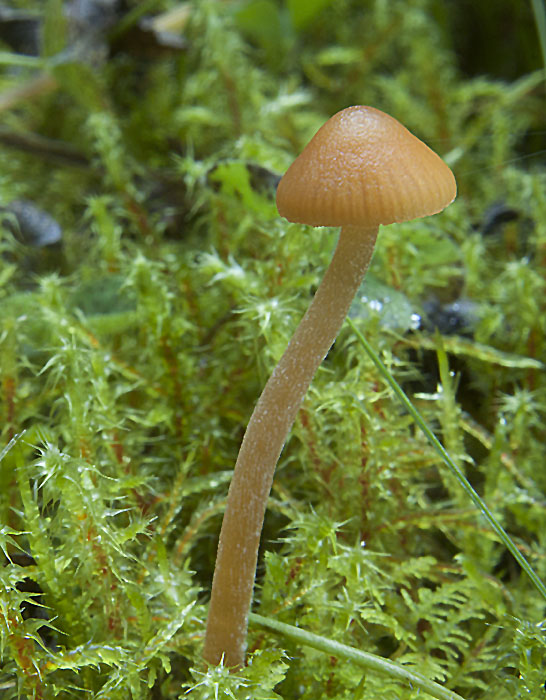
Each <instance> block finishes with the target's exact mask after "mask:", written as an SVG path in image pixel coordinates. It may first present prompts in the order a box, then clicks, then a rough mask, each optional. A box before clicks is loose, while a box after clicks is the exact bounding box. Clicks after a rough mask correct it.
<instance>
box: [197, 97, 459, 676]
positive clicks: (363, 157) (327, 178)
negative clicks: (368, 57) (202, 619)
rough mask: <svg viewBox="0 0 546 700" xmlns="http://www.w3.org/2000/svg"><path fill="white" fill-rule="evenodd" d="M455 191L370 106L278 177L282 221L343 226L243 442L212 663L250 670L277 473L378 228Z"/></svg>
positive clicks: (214, 607) (225, 539)
mask: <svg viewBox="0 0 546 700" xmlns="http://www.w3.org/2000/svg"><path fill="white" fill-rule="evenodd" d="M456 189H457V186H456V183H455V178H454V176H453V173H452V172H451V170H450V169H449V168H448V166H447V165H446V164H445V163H444V162H443V161H442V160H441V158H440V157H439V156H438V155H436V153H434V152H433V151H432V150H431V149H430V148H428V146H426V145H425V144H424V143H423V142H422V141H420V140H419V139H418V138H416V137H415V136H414V135H413V134H411V133H410V132H409V131H408V130H407V129H406V128H405V127H404V126H402V125H401V124H400V123H399V122H398V121H397V120H396V119H394V118H393V117H390V116H389V115H387V114H385V113H383V112H381V111H379V110H377V109H374V108H373V107H364V106H355V107H348V108H347V109H344V110H342V111H341V112H338V113H337V114H335V115H334V116H333V117H331V118H330V119H329V120H328V121H327V122H326V123H325V124H324V125H323V126H322V127H321V128H320V129H319V130H318V132H317V133H316V134H315V136H314V137H313V138H312V139H311V141H310V142H309V143H308V144H307V146H306V147H305V148H304V150H303V152H302V153H301V154H300V155H299V156H298V158H297V159H296V160H295V161H294V163H292V165H291V166H290V168H289V169H288V170H287V172H286V173H285V175H284V177H283V178H282V179H281V181H280V183H279V186H278V189H277V208H278V210H279V213H280V214H281V216H284V217H285V218H286V219H288V220H289V221H293V222H297V223H302V224H308V225H310V226H341V232H340V234H339V240H338V243H337V247H336V250H335V253H334V256H333V258H332V262H331V263H330V266H329V267H328V269H327V271H326V274H325V275H324V278H323V280H322V282H321V283H320V286H319V287H318V289H317V291H316V294H315V296H314V298H313V300H312V302H311V304H310V306H309V308H308V309H307V312H306V313H305V315H304V317H303V318H302V320H301V321H300V324H299V326H298V327H297V329H296V331H295V333H294V335H293V337H292V339H291V340H290V342H289V344H288V347H287V348H286V350H285V352H284V354H283V356H282V357H281V359H280V361H279V363H278V365H277V366H276V367H275V369H274V371H273V373H272V375H271V377H270V378H269V380H268V382H267V383H266V385H265V387H264V390H263V392H262V395H261V396H260V398H259V400H258V403H257V404H256V407H255V409H254V412H253V414H252V416H251V418H250V421H249V423H248V427H247V429H246V433H245V436H244V438H243V442H242V445H241V448H240V452H239V456H238V458H237V462H236V464H235V470H234V473H233V478H232V481H231V485H230V488H229V493H228V499H227V505H226V509H225V514H224V520H223V523H222V529H221V533H220V540H219V544H218V554H217V559H216V567H215V571H214V579H213V584H212V595H211V601H210V607H209V614H208V620H207V630H206V636H205V647H204V652H203V655H204V658H205V660H206V661H207V662H208V663H210V664H215V665H216V664H218V663H223V664H224V665H226V666H229V667H239V666H241V665H242V664H243V663H244V657H245V647H246V634H247V623H248V613H249V609H250V603H251V599H252V589H253V586H254V578H255V572H256V561H257V554H258V546H259V542H260V535H261V531H262V526H263V519H264V514H265V508H266V503H267V499H268V496H269V492H270V490H271V484H272V482H273V474H274V471H275V467H276V464H277V461H278V458H279V456H280V453H281V450H282V448H283V445H284V443H285V440H286V438H287V435H288V433H289V431H290V429H291V427H292V424H293V422H294V420H295V418H296V415H297V412H298V409H299V407H300V404H301V402H302V400H303V397H304V396H305V393H306V392H307V389H308V387H309V384H310V383H311V380H312V378H313V375H314V374H315V372H316V370H317V369H318V367H319V365H320V364H321V362H322V360H323V359H324V357H325V356H326V354H327V352H328V350H329V349H330V347H331V346H332V344H333V342H334V340H335V338H336V336H337V334H338V332H339V329H340V328H341V325H342V323H343V320H344V319H345V317H346V315H347V312H348V309H349V306H350V304H351V301H352V299H353V297H354V295H355V293H356V292H357V290H358V288H359V286H360V284H361V282H362V279H363V277H364V275H365V273H366V270H367V268H368V265H369V262H370V259H371V257H372V253H373V249H374V244H375V240H376V237H377V233H378V228H379V225H380V224H392V223H394V222H401V221H408V220H410V219H415V218H418V217H423V216H428V215H430V214H435V213H437V212H439V211H441V210H442V209H444V208H445V207H446V206H447V205H448V204H450V203H451V202H452V201H453V199H454V198H455V195H456Z"/></svg>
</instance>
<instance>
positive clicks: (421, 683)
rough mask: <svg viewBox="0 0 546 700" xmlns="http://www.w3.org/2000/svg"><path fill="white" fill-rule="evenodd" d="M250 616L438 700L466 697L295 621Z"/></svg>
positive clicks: (457, 699) (301, 641) (253, 620)
mask: <svg viewBox="0 0 546 700" xmlns="http://www.w3.org/2000/svg"><path fill="white" fill-rule="evenodd" d="M249 620H250V622H253V623H255V624H257V625H262V627H267V628H268V629H271V630H273V631H275V632H279V633H280V634H282V635H284V636H285V637H288V638H289V639H293V640H294V641H295V642H297V643H298V644H303V645H305V646H309V647H312V648H313V649H318V650H319V651H323V652H324V653H326V654H330V655H331V656H335V657H336V658H339V659H344V660H345V661H350V662H351V663H354V664H357V665H358V666H362V668H365V669H367V670H368V671H375V672H377V673H382V674H384V675H387V676H390V677H391V678H395V679H396V680H399V681H401V682H403V683H407V684H410V685H412V686H415V687H418V688H420V689H421V690H423V691H425V692H427V693H428V694H429V695H432V697H434V698H438V700H463V698H462V697H461V696H460V695H457V693H454V692H453V691H451V690H447V688H444V687H443V686H442V685H440V684H439V683H435V682H434V681H431V680H430V679H429V678H425V677H424V676H422V675H421V674H419V673H415V672H414V671H410V670H409V669H407V668H404V667H403V666H401V665H400V664H395V663H393V662H392V661H389V660H388V659H384V658H383V657H381V656H376V655H375V654H369V653H367V652H365V651H360V649H355V648H354V647H350V646H347V645H346V644H340V643H339V642H335V641H333V640H331V639H328V638H327V637H321V636H320V635H318V634H312V633H311V632H307V631H306V630H302V629H300V628H299V627H293V626H292V625H287V624H285V623H284V622H278V621H277V620H274V619H272V618H269V617H263V616H262V615H257V614H256V613H250V615H249Z"/></svg>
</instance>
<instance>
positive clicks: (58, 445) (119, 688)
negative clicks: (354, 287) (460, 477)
mask: <svg viewBox="0 0 546 700" xmlns="http://www.w3.org/2000/svg"><path fill="white" fill-rule="evenodd" d="M67 4H68V3H64V5H67ZM13 5H14V7H16V8H18V9H19V10H20V11H29V21H34V19H36V18H37V19H38V20H39V21H40V22H42V24H41V27H42V28H43V32H44V44H43V56H42V57H38V58H37V59H36V60H33V61H27V62H25V61H22V60H21V56H20V54H17V53H15V51H14V50H13V48H12V47H10V45H9V44H8V43H5V44H3V45H2V46H1V47H0V48H1V53H0V57H1V65H0V103H1V104H2V105H3V104H4V103H3V102H2V99H3V98H7V97H9V98H10V100H12V99H13V100H14V101H13V102H10V104H9V107H5V108H4V109H3V126H2V128H1V130H0V158H1V161H2V172H1V173H0V206H2V207H3V209H2V212H0V549H1V551H2V554H0V557H1V558H2V567H1V568H0V659H1V661H0V695H1V696H2V698H4V697H5V698H6V700H9V699H10V698H18V697H20V698H40V699H42V698H43V700H49V699H50V698H57V697H58V698H97V699H100V698H104V699H106V698H108V700H110V699H117V698H119V699H123V700H125V699H126V698H142V699H148V698H149V699H150V700H151V699H152V698H153V699H154V700H171V699H174V698H177V697H185V696H186V695H187V696H188V697H195V698H203V699H205V698H215V697H218V698H222V697H231V698H237V699H241V700H242V699H243V698H264V699H265V698H274V697H281V698H287V699H288V698H290V699H291V698H301V699H302V700H304V699H306V698H313V700H315V699H317V698H336V699H337V698H349V697H350V698H353V697H358V698H362V699H367V698H377V697H382V698H403V700H410V699H411V698H414V697H417V696H418V695H420V696H421V697H423V693H424V691H423V690H420V689H419V688H417V687H411V685H410V684H408V683H403V682H401V681H399V680H396V679H394V678H392V677H389V676H388V675H384V674H383V675H382V674H379V673H377V672H374V671H367V672H364V671H363V669H362V668H361V667H360V666H358V664H355V663H353V662H352V661H350V660H347V659H344V658H343V657H337V656H335V655H327V654H324V653H322V652H319V651H317V650H316V649H315V648H311V647H310V646H306V645H305V644H302V643H301V642H297V641H294V640H293V639H291V638H289V637H285V636H281V635H280V634H278V633H275V632H273V631H271V630H269V631H268V630H267V629H264V628H263V627H262V626H260V625H258V624H255V623H252V624H251V628H250V635H249V650H250V654H249V659H250V663H249V665H248V666H247V667H246V668H245V669H243V670H241V671H240V672H238V673H237V674H228V673H227V671H226V670H225V669H222V668H218V669H209V670H208V671H206V669H205V667H204V665H203V664H202V661H201V656H200V653H201V645H202V640H203V635H204V624H205V618H206V603H207V600H208V594H209V591H210V584H211V577H212V571H213V567H214V557H215V548H216V541H217V534H218V531H219V527H220V522H221V515H222V511H223V507H224V502H225V497H226V493H227V488H228V484H229V478H230V471H231V469H232V467H233V464H234V462H235V458H236V455H237V451H238V447H239V443H240V440H241V437H242V432H243V430H244V427H245V425H246V421H247V419H248V417H249V415H250V413H251V410H252V407H253V405H254V402H255V401H256V399H257V397H258V395H259V393H260V391H261V387H262V386H263V383H264V382H265V380H266V379H267V376H268V375H269V373H270V372H271V370H272V368H273V366H274V364H275V362H276V360H277V359H278V358H279V356H280V355H281V354H282V352H283V350H284V347H285V345H286V343H287V341H288V339H289V337H290V335H291V333H292V331H293V329H294V327H295V325H296V323H297V321H298V319H299V318H300V316H301V314H302V313H303V312H304V310H305V308H306V306H307V304H308V301H309V299H310V296H311V294H312V292H313V291H314V289H315V288H316V285H317V283H318V280H319V279H320V276H321V274H322V272H323V270H324V269H325V266H326V265H327V264H328V261H329V257H330V255H331V251H332V249H333V245H334V239H335V233H334V232H332V231H329V230H326V229H315V230H310V229H306V228H304V227H301V226H296V225H293V224H288V223H287V222H286V221H283V220H280V219H279V218H278V216H277V215H276V210H275V206H274V187H275V183H276V178H277V176H278V175H279V174H280V173H282V172H283V170H284V169H285V168H286V167H287V166H288V164H289V163H290V162H291V160H292V159H293V157H294V156H295V155H296V153H297V152H298V151H299V150H300V149H301V147H302V146H303V145H304V143H305V142H306V140H307V139H308V138H309V137H310V136H311V135H312V134H313V132H314V131H315V130H316V128H318V126H320V124H321V123H322V122H323V121H324V120H325V119H326V118H327V117H328V116H330V115H331V114H332V113H333V112H335V111H337V110H339V109H341V108H343V107H345V106H347V105H348V104H352V103H364V104H373V105H374V106H377V107H379V108H381V109H384V110H385V111H387V112H389V113H391V114H393V115H394V116H396V117H397V118H399V119H400V120H401V121H402V122H404V123H405V124H406V125H407V126H408V128H410V129H411V130H413V131H414V132H415V133H416V134H417V135H418V136H420V137H422V138H423V139H424V140H425V141H427V143H429V144H430V145H431V146H432V147H433V148H434V149H435V150H437V151H438V152H439V153H440V154H442V155H443V156H444V157H445V159H446V161H447V162H448V163H449V164H450V166H452V167H453V169H454V171H455V173H456V175H457V180H458V185H459V197H458V199H457V201H456V202H455V204H454V205H453V206H452V207H450V208H449V209H448V210H446V212H444V213H443V214H442V215H440V216H438V217H435V218H432V219H427V220H420V221H416V222H410V223H407V224H404V225H400V226H391V227H388V228H385V229H384V230H382V232H381V234H380V237H379V240H378V246H377V250H376V253H375V256H374V260H373V263H372V266H371V282H370V283H368V287H367V288H366V289H364V290H363V295H364V296H366V298H367V300H368V301H367V303H366V304H367V305H363V302H362V300H360V301H357V303H356V304H355V307H353V311H354V314H353V320H354V322H355V323H356V324H357V326H358V328H359V329H361V330H362V332H363V333H365V334H366V337H367V338H368V340H369V342H370V343H371V344H372V345H373V347H374V348H375V349H376V351H377V352H378V353H379V355H380V356H381V358H382V359H383V362H384V363H385V364H386V365H387V367H388V369H389V370H390V371H391V372H392V374H393V375H394V376H395V377H396V378H397V380H398V381H399V382H400V383H401V384H402V385H403V386H404V388H405V389H406V391H407V393H408V394H409V396H410V398H411V399H412V401H413V402H414V403H415V404H416V405H417V406H418V407H419V409H420V410H421V412H422V413H423V414H424V416H425V418H426V420H427V421H428V422H429V424H430V425H431V426H432V427H433V428H434V429H435V431H436V432H437V434H438V436H439V437H440V438H441V439H442V441H443V443H444V444H445V446H446V447H447V448H448V450H449V451H450V453H451V454H452V456H453V458H454V459H455V460H456V461H457V463H458V464H459V465H460V466H461V467H462V468H463V469H464V471H465V473H466V476H467V478H468V479H469V480H470V482H471V483H472V485H473V486H474V488H475V489H476V490H477V491H478V493H479V494H480V495H481V496H482V497H483V499H484V500H485V502H486V503H487V504H488V506H489V507H490V509H491V510H492V512H493V513H494V515H495V516H496V518H497V519H498V520H499V522H500V523H501V525H502V526H503V527H504V528H505V530H506V531H507V532H508V533H509V535H510V536H511V538H512V539H513V540H514V541H515V543H516V545H517V546H518V548H519V549H520V551H521V552H522V553H523V554H524V555H525V557H526V558H527V559H528V560H529V561H530V563H531V564H532V566H533V568H534V569H535V570H536V572H537V573H538V575H539V576H540V577H541V578H542V579H543V580H544V579H546V556H545V554H546V508H545V492H546V476H545V474H544V470H543V468H542V465H543V463H544V437H545V436H544V425H545V422H546V415H545V412H546V394H545V382H544V370H543V365H542V364H541V362H542V361H543V360H544V357H545V331H546V328H545V321H544V319H545V318H546V315H545V313H544V301H543V300H544V298H545V289H544V286H545V284H544V264H545V259H544V251H545V244H546V223H545V222H546V195H545V192H546V187H545V185H546V174H545V171H544V167H543V164H542V163H541V161H540V158H539V157H538V152H540V151H541V150H542V149H544V140H543V139H544V132H543V110H544V80H543V73H542V72H541V71H540V68H541V65H540V61H539V60H537V61H536V62H535V63H533V59H532V52H530V53H529V54H527V53H526V55H529V56H531V58H529V62H528V63H527V64H526V66H525V69H524V70H523V69H522V71H521V73H520V74H518V75H517V76H513V75H508V76H502V75H499V76H486V75H481V74H479V69H478V70H477V73H478V75H477V77H472V76H469V75H466V74H465V73H464V72H463V70H464V69H466V67H467V66H468V63H469V61H470V59H471V57H469V55H467V54H465V55H464V56H460V55H459V54H458V53H456V51H460V50H462V49H461V47H463V46H464V42H463V41H462V40H461V37H460V34H461V33H464V31H465V29H464V25H463V24H462V23H463V22H464V13H463V12H462V10H461V13H460V14H459V13H458V11H457V9H456V8H455V7H453V8H450V9H449V11H448V10H446V8H445V4H444V3H441V2H436V1H435V0H411V1H408V0H400V1H398V0H396V1H394V2H390V3H386V2H381V1H379V0H377V1H373V2H372V1H371V0H370V1H369V2H368V1H367V2H360V1H357V0H354V1H351V0H340V1H336V2H330V3H328V2H324V0H320V1H319V0H316V1H315V2H311V1H308V2H305V3H303V2H301V3H298V2H288V1H287V2H254V1H246V0H245V1H241V2H236V3H226V2H222V3H220V2H214V1H213V0H206V1H203V2H199V3H197V2H196V3H187V4H186V5H185V7H186V11H187V14H186V15H183V17H184V19H183V23H182V25H181V27H179V28H177V29H176V32H178V37H183V38H184V46H183V47H182V48H180V47H179V46H178V45H176V44H169V43H168V42H167V43H166V44H165V43H163V44H162V43H161V42H160V41H156V43H155V44H154V39H153V33H151V34H149V35H148V38H149V39H150V41H151V45H150V46H149V47H148V53H147V54H146V55H143V54H142V53H141V49H142V36H141V35H138V34H137V35H135V34H131V32H133V31H136V20H137V15H138V11H137V12H136V13H135V14H134V15H132V17H133V20H131V16H129V20H128V21H126V20H127V17H126V18H125V21H124V19H123V18H121V17H114V18H113V24H112V26H111V27H110V30H109V31H110V36H111V41H112V45H111V49H112V50H111V51H110V52H107V51H106V48H107V41H108V38H107V33H103V34H101V35H100V36H99V35H92V33H91V32H90V27H87V29H86V30H84V36H85V37H86V38H87V40H88V41H89V42H90V44H89V45H88V46H80V45H78V46H79V49H78V51H71V52H70V51H69V53H68V54H66V53H64V54H63V53H62V51H63V46H64V45H65V42H70V41H72V39H71V36H72V35H71V33H70V31H69V29H70V22H68V23H67V31H66V33H64V30H63V32H60V31H59V32H57V31H56V29H55V28H56V27H57V28H58V27H59V26H60V24H59V23H60V22H61V20H60V19H59V18H60V17H61V16H62V10H63V3H62V2H59V1H57V0H55V1H52V2H47V3H41V2H35V1H34V0H28V1H27V2H17V3H13ZM509 5H510V3H508V2H501V3H499V6H502V7H504V8H505V9H506V11H508V9H509ZM98 6H99V5H97V7H98ZM129 6H130V7H131V8H133V9H135V8H136V10H138V3H136V2H133V3H129ZM144 9H146V8H144ZM174 9H180V3H177V2H175V1H174V0H172V1H171V0H161V1H160V0H158V1H157V2H155V3H149V4H148V9H147V12H149V13H150V14H152V13H155V14H160V13H165V12H167V11H168V10H174ZM182 9H183V8H182ZM1 21H2V20H0V23H1ZM63 22H64V20H63ZM54 29H55V31H54ZM532 29H533V32H530V33H529V34H528V35H527V34H526V35H525V42H526V44H528V45H531V44H533V42H534V43H536V46H537V47H538V40H537V38H536V35H535V33H534V27H532ZM501 35H502V32H500V31H497V32H496V33H495V36H499V37H500V36H501ZM122 39H123V41H122ZM114 40H115V42H116V43H115V44H114ZM516 40H517V34H516V33H514V34H513V35H511V41H516ZM499 46H500V42H499V43H498V44H497V45H496V46H491V49H490V50H491V52H492V54H493V55H495V52H496V51H499V50H500V49H499ZM484 51H485V48H484V47H480V54H481V55H482V54H483V52H484ZM58 52H61V53H58ZM536 56H539V51H538V48H537V50H536ZM50 57H53V58H50ZM44 76H50V78H48V79H44ZM51 77H53V78H54V80H52V79H51ZM503 78H504V80H503ZM14 96H15V97H14ZM14 199H18V200H25V201H26V202H31V203H32V204H33V205H34V206H35V207H38V208H39V209H42V210H44V211H46V212H48V213H49V214H50V215H51V216H53V217H54V218H55V219H56V220H57V221H58V223H59V224H60V226H61V227H62V231H63V236H62V244H61V245H59V246H57V247H53V248H49V249H45V248H38V247H32V246H31V245H29V244H28V243H25V242H24V236H23V235H22V231H20V230H19V229H18V227H17V225H16V224H15V225H14V218H13V214H10V212H9V204H10V202H11V201H13V200H14ZM499 202H501V203H502V205H503V207H504V210H503V211H504V215H498V216H497V217H496V218H495V217H494V216H493V215H492V209H491V207H492V206H493V205H496V204H498V203H499ZM503 217H504V218H503ZM372 297H373V298H372ZM370 299H371V300H372V301H375V302H376V303H375V304H373V303H372V304H371V306H370V304H369V302H370ZM388 300H390V301H388ZM456 301H459V302H464V303H463V304H462V305H461V306H460V307H459V312H461V309H462V313H463V318H462V319H461V318H459V317H457V318H456V319H455V321H456V322H457V323H456V324H455V326H454V327H455V330H456V333H455V334H453V333H452V332H451V331H450V326H449V323H448V324H447V325H446V318H447V319H448V320H449V319H451V320H453V319H452V317H450V316H448V314H449V313H450V312H449V309H450V308H451V307H449V304H451V303H452V302H456ZM431 302H433V304H432V306H434V308H435V309H437V310H438V309H439V310H440V313H439V315H436V316H435V317H434V318H435V319H436V321H437V322H438V323H439V326H440V330H439V331H435V330H434V327H433V326H434V324H433V323H432V322H431V323H430V324H429V325H427V324H423V325H422V326H421V327H420V328H416V325H417V324H416V318H417V316H421V317H425V314H426V311H427V310H428V311H429V312H430V308H431ZM389 303H390V304H393V305H394V307H393V313H392V314H390V315H387V314H384V313H383V312H382V305H385V304H389ZM465 310H466V311H465ZM451 328H453V326H451ZM262 549H263V552H262V556H261V557H260V562H259V568H258V579H257V588H256V595H255V602H254V610H255V611H256V612H258V613H260V614H261V615H265V616H268V617H270V618H273V619H276V620H279V621H281V622H284V623H287V624H289V625H293V626H298V627H301V628H303V629H306V630H309V631H310V632H313V633H315V634H318V635H321V636H322V637H324V638H326V639H329V640H332V641H336V642H340V643H343V644H345V645H350V646H353V647H356V648H358V649H360V650H363V651H366V652H369V653H371V654H376V655H378V656H381V657H385V658H388V659H390V660H391V661H394V662H397V663H399V664H402V665H403V666H404V667H406V668H407V669H409V670H412V671H417V672H419V673H421V674H422V675H424V676H426V678H428V679H429V680H433V681H436V682H438V683H441V684H443V685H445V687H446V688H447V689H448V690H452V691H454V692H456V693H458V694H459V695H461V696H463V697H465V698H469V699H470V698H476V699H478V698H486V697H496V698H498V700H504V699H505V698H506V700H508V699H510V700H512V699H513V698H523V697H525V698H537V699H538V698H542V697H543V696H544V670H543V669H544V663H545V656H546V648H545V637H544V631H543V627H542V620H543V610H544V600H543V599H542V598H541V596H540V594H539V593H538V592H537V591H536V590H535V588H534V587H533V586H532V584H531V582H530V581H529V579H528V578H527V577H526V576H525V574H524V573H522V571H521V570H520V568H519V566H518V565H516V564H515V562H514V561H513V560H512V558H511V556H510V555H509V554H507V552H506V550H505V548H504V546H503V545H502V544H501V543H500V542H499V541H498V539H497V536H496V534H494V533H493V532H492V531H491V530H490V528H489V527H488V525H487V524H486V523H485V521H484V520H482V519H481V517H480V516H479V514H478V513H477V511H476V509H475V508H474V506H473V505H472V504H471V502H470V501H469V499H468V497H467V495H466V494H465V493H464V492H463V491H462V489H461V487H460V485H459V483H458V482H457V481H456V480H455V479H454V478H453V477H452V476H451V474H449V473H448V472H447V471H446V469H445V466H444V464H443V463H442V462H441V460H440V459H439V457H438V455H437V454H436V453H435V451H434V450H433V449H432V447H431V446H430V445H429V444H428V442H427V441H426V439H425V437H424V436H422V435H421V433H419V432H418V430H417V429H416V427H415V425H414V423H413V421H412V419H411V418H410V417H409V416H408V415H407V413H406V411H405V410H404V408H403V407H402V406H401V405H400V404H399V403H398V401H397V399H396V396H395V395H394V393H393V392H392V390H391V389H390V388H389V387H388V386H387V385H386V384H385V383H384V381H383V379H382V376H381V374H380V373H379V372H378V370H377V369H376V368H375V366H374V365H373V364H372V362H371V361H370V360H369V359H368V357H367V356H366V355H365V353H363V351H362V348H361V347H360V345H359V344H358V342H357V340H356V338H355V336H354V333H353V332H352V331H351V330H350V328H348V327H345V328H344V329H343V330H342V332H341V334H340V336H339V338H338V340H337V342H336V344H335V346H334V348H333V349H332V350H331V352H330V353H329V355H328V358H327V360H326V361H325V363H324V364H323V366H322V368H321V369H320V370H319V372H318V374H317V376H316V378H315V380H314V382H313V385H312V388H311V390H310V391H309V394H308V396H307V397H306V400H305V402H304V405H303V407H302V409H301V411H300V414H299V417H298V420H297V422H296V425H295V427H294V429H293V431H292V435H291V438H290V440H289V442H288V444H287V446H286V448H285V450H284V452H283V455H282V459H281V463H280V465H279V469H278V472H277V476H276V480H275V484H274V487H273V492H272V497H271V500H270V509H269V513H268V518H267V520H266V526H265V532H264V538H263V545H262ZM363 674H364V675H363Z"/></svg>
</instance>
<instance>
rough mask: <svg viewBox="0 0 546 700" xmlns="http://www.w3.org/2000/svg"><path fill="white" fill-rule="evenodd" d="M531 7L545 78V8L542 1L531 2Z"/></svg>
mask: <svg viewBox="0 0 546 700" xmlns="http://www.w3.org/2000/svg"><path fill="white" fill-rule="evenodd" d="M531 7H532V8H533V14H534V16H535V24H536V25H537V33H538V40H539V42H540V50H541V51H542V60H543V62H544V76H545V77H546V6H545V5H544V0H531Z"/></svg>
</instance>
